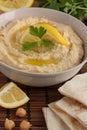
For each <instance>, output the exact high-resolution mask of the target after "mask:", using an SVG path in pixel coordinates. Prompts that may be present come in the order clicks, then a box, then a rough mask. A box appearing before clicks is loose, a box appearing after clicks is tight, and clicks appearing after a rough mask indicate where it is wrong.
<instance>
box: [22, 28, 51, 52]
mask: <svg viewBox="0 0 87 130" xmlns="http://www.w3.org/2000/svg"><path fill="white" fill-rule="evenodd" d="M46 32H47V30H46V29H45V28H44V27H41V26H40V27H34V26H30V27H29V33H30V34H31V35H33V36H36V37H38V38H39V40H38V41H36V42H31V41H26V42H24V43H23V46H22V50H23V51H27V50H31V49H33V48H36V47H38V46H44V47H48V46H50V45H52V41H50V40H43V39H42V37H43V36H44V35H45V34H46Z"/></svg>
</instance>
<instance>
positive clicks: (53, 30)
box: [36, 23, 68, 46]
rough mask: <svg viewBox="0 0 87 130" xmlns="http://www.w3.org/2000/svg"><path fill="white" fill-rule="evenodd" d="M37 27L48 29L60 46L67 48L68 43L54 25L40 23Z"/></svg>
mask: <svg viewBox="0 0 87 130" xmlns="http://www.w3.org/2000/svg"><path fill="white" fill-rule="evenodd" d="M36 26H42V27H44V28H45V29H47V31H48V32H49V33H51V34H52V35H53V36H54V37H55V38H56V39H57V40H58V42H59V43H60V44H62V45H65V46H67V45H68V44H67V42H66V41H65V40H64V38H63V36H62V35H61V34H60V33H59V32H58V30H57V29H56V28H55V27H53V26H52V25H50V24H48V23H38V24H37V25H36Z"/></svg>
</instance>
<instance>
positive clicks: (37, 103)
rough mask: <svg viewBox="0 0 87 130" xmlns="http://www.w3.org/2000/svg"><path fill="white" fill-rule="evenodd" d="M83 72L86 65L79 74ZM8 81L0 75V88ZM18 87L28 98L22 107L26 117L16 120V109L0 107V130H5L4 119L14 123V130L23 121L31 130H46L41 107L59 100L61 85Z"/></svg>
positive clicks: (16, 129)
mask: <svg viewBox="0 0 87 130" xmlns="http://www.w3.org/2000/svg"><path fill="white" fill-rule="evenodd" d="M84 72H87V64H85V65H84V67H83V68H82V69H81V71H80V72H79V73H84ZM9 81H11V80H10V79H8V78H7V77H5V76H4V75H3V74H2V73H0V86H2V85H4V84H5V83H7V82H9ZM17 84H18V83H17ZM18 85H19V87H20V88H22V89H23V91H25V92H26V94H27V95H28V96H29V97H30V101H29V102H28V103H27V104H26V105H24V106H23V107H24V108H25V109H26V111H27V116H26V117H25V118H18V117H16V116H15V112H16V109H10V110H8V109H4V108H2V107H0V130H5V129H4V121H5V119H6V118H9V119H12V120H14V121H15V123H16V127H15V128H14V130H19V125H20V122H21V121H22V120H23V119H26V120H28V121H30V122H31V124H32V128H31V130H47V128H46V124H45V120H44V117H43V113H42V107H45V106H47V104H48V103H50V102H53V101H56V100H59V99H60V98H61V97H62V95H60V94H59V93H58V91H57V89H58V87H60V86H61V85H62V84H59V85H55V86H51V87H43V88H38V87H37V88H34V87H30V86H29V87H28V86H24V85H21V84H18Z"/></svg>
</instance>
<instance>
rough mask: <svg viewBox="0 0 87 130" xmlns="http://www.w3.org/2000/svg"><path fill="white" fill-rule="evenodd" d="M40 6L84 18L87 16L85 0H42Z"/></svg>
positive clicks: (86, 1) (86, 2)
mask: <svg viewBox="0 0 87 130" xmlns="http://www.w3.org/2000/svg"><path fill="white" fill-rule="evenodd" d="M44 1H45V2H44V3H43V4H42V7H45V8H51V9H55V10H59V11H62V12H65V13H67V14H70V15H73V16H74V17H76V18H78V19H80V20H82V21H83V20H84V17H85V16H87V0H44Z"/></svg>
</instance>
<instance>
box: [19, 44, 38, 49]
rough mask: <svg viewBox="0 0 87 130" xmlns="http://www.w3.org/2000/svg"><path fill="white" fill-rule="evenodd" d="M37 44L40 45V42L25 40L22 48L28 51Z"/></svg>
mask: <svg viewBox="0 0 87 130" xmlns="http://www.w3.org/2000/svg"><path fill="white" fill-rule="evenodd" d="M37 46H38V43H37V42H25V43H24V44H23V48H22V50H23V51H27V50H30V49H33V48H35V47H37Z"/></svg>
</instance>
